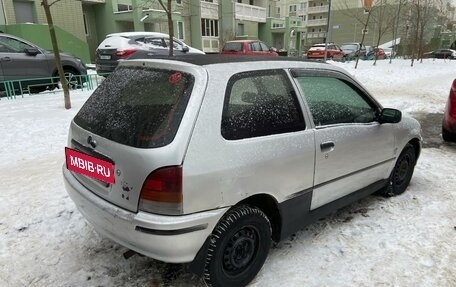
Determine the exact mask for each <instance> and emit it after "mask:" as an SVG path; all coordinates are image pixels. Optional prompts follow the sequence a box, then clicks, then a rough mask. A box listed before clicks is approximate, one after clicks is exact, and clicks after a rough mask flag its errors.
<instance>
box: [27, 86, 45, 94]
mask: <svg viewBox="0 0 456 287" xmlns="http://www.w3.org/2000/svg"><path fill="white" fill-rule="evenodd" d="M29 89H30V93H31V94H38V93H41V92H44V91H46V89H47V86H37V87H30V88H29Z"/></svg>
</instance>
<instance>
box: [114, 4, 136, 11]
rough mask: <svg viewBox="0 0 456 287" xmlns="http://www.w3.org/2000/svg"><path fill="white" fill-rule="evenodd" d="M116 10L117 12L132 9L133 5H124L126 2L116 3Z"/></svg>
mask: <svg viewBox="0 0 456 287" xmlns="http://www.w3.org/2000/svg"><path fill="white" fill-rule="evenodd" d="M117 11H118V12H124V11H133V6H131V5H126V4H117Z"/></svg>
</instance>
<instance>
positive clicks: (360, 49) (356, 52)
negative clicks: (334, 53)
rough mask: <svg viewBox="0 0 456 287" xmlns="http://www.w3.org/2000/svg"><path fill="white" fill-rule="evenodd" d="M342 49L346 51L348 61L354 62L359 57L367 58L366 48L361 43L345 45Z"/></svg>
mask: <svg viewBox="0 0 456 287" xmlns="http://www.w3.org/2000/svg"><path fill="white" fill-rule="evenodd" d="M340 48H341V49H342V51H344V53H345V58H346V59H347V60H353V59H355V58H357V57H360V58H361V59H363V58H364V57H365V56H366V47H365V46H364V45H361V43H344V44H342V45H341V46H340Z"/></svg>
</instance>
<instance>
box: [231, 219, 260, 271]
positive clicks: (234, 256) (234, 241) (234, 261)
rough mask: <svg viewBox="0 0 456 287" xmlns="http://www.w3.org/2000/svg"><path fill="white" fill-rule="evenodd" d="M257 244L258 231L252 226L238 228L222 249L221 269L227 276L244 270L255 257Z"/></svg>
mask: <svg viewBox="0 0 456 287" xmlns="http://www.w3.org/2000/svg"><path fill="white" fill-rule="evenodd" d="M258 245H259V233H258V230H257V229H256V228H255V227H253V226H246V227H243V228H242V229H239V230H238V231H237V232H236V233H235V234H234V235H233V236H232V237H231V238H230V239H229V240H228V243H227V244H226V246H225V248H224V250H223V270H224V272H225V273H226V274H227V275H228V276H237V275H239V274H241V273H242V272H244V271H245V270H246V268H247V267H248V266H250V264H251V263H252V261H253V260H254V259H255V257H256V255H257V251H258Z"/></svg>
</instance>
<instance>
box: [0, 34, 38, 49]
mask: <svg viewBox="0 0 456 287" xmlns="http://www.w3.org/2000/svg"><path fill="white" fill-rule="evenodd" d="M0 45H1V48H0V51H1V52H7V53H24V51H25V49H28V48H33V47H32V46H30V45H29V44H26V43H24V42H22V41H18V40H16V39H13V38H8V37H0Z"/></svg>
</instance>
